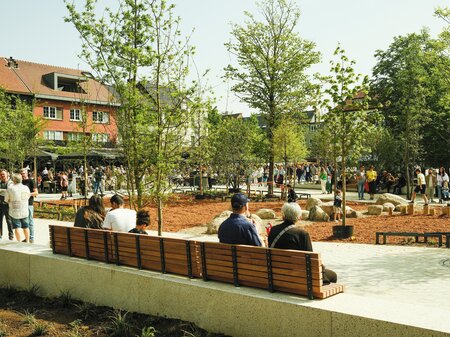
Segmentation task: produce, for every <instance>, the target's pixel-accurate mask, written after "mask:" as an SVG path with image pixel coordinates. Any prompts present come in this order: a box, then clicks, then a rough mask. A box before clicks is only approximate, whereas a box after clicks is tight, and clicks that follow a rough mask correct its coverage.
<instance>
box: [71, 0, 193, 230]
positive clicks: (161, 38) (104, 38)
mask: <svg viewBox="0 0 450 337" xmlns="http://www.w3.org/2000/svg"><path fill="white" fill-rule="evenodd" d="M96 3H97V1H96V0H86V3H85V6H84V10H83V11H82V12H77V10H76V8H75V6H74V5H73V4H70V3H68V2H67V1H66V6H67V8H68V10H69V16H68V17H67V18H66V21H68V22H71V23H73V24H74V26H75V28H76V29H77V30H78V31H79V33H80V36H81V39H82V41H83V48H82V52H81V57H82V58H83V59H84V60H86V61H87V62H88V64H89V65H90V66H91V68H92V69H93V70H94V71H95V72H96V73H97V74H98V75H99V77H100V79H101V80H102V81H103V82H105V83H108V84H110V85H111V86H112V88H113V92H114V96H115V99H117V100H118V101H119V102H120V104H121V106H120V108H119V109H118V112H117V121H118V129H119V135H120V137H121V147H122V149H123V153H124V157H125V161H126V164H127V187H128V190H129V191H130V192H129V194H130V203H131V205H132V206H135V207H141V206H142V205H143V203H144V196H146V195H147V191H148V195H149V196H152V197H153V198H154V199H155V200H156V204H157V207H158V234H159V235H161V233H162V224H163V219H162V209H163V201H164V199H165V197H166V196H167V194H166V192H167V190H168V188H169V187H170V185H169V180H168V176H169V175H170V174H171V173H172V171H173V169H174V167H176V166H177V164H178V163H179V161H180V160H181V152H182V150H183V148H184V146H183V145H184V144H185V143H186V139H185V135H186V131H187V125H188V121H189V119H188V117H189V106H188V104H189V102H188V100H187V97H188V96H189V94H190V93H191V92H192V90H191V89H190V88H187V87H186V85H185V83H186V81H185V78H186V76H187V74H188V67H187V63H188V60H189V57H190V56H191V55H192V53H193V49H192V47H191V46H189V44H188V40H185V41H184V40H182V39H181V33H180V31H179V29H178V25H179V22H180V21H179V18H176V17H174V16H173V8H174V6H173V5H168V4H167V2H166V1H165V0H156V1H152V0H120V1H119V8H118V10H117V12H115V13H114V12H113V11H112V10H110V9H108V8H107V9H106V10H105V13H106V15H105V16H104V17H100V18H98V17H97V16H96V8H95V7H96ZM135 196H136V204H134V202H135V200H134V197H135Z"/></svg>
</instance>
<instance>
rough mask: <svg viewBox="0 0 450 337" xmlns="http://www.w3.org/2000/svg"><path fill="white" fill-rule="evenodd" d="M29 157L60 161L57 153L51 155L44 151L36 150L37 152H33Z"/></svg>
mask: <svg viewBox="0 0 450 337" xmlns="http://www.w3.org/2000/svg"><path fill="white" fill-rule="evenodd" d="M28 155H29V156H30V157H37V158H49V159H51V160H56V159H58V157H59V156H58V155H57V154H56V153H51V152H48V151H44V150H41V149H35V150H31V151H30V152H29V153H28Z"/></svg>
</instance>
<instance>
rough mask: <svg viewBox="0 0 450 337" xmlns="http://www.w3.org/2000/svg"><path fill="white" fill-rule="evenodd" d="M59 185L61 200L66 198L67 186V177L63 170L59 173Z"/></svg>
mask: <svg viewBox="0 0 450 337" xmlns="http://www.w3.org/2000/svg"><path fill="white" fill-rule="evenodd" d="M59 186H60V187H61V200H65V199H67V189H68V188H69V177H68V176H67V174H66V172H65V171H62V172H60V173H59Z"/></svg>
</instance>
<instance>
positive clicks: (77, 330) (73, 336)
mask: <svg viewBox="0 0 450 337" xmlns="http://www.w3.org/2000/svg"><path fill="white" fill-rule="evenodd" d="M69 325H70V330H69V331H67V332H66V334H65V336H67V337H84V336H86V335H87V333H86V329H85V328H83V326H82V325H81V321H80V320H79V319H77V320H75V321H73V322H71V323H70V324H69Z"/></svg>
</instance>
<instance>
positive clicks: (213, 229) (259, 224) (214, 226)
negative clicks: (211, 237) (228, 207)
mask: <svg viewBox="0 0 450 337" xmlns="http://www.w3.org/2000/svg"><path fill="white" fill-rule="evenodd" d="M231 213H232V212H231V211H223V212H222V213H220V214H219V215H218V216H216V217H215V218H214V219H213V220H212V221H211V222H210V223H209V224H207V231H206V233H207V234H217V233H218V231H219V227H220V225H221V224H222V222H224V221H225V220H226V219H228V218H229V217H230V214H231ZM251 217H252V219H253V220H254V221H255V226H256V230H257V231H258V233H265V228H264V226H263V221H262V220H261V218H260V217H259V216H258V215H256V214H252V215H251Z"/></svg>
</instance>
